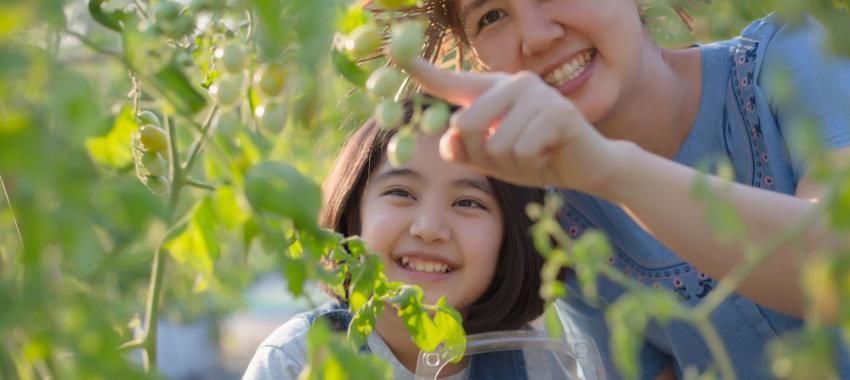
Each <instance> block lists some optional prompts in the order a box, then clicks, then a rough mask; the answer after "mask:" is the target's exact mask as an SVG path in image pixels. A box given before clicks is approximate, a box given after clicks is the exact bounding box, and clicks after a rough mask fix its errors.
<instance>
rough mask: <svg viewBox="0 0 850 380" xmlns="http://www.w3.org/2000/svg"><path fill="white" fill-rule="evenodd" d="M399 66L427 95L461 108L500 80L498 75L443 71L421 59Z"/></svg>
mask: <svg viewBox="0 0 850 380" xmlns="http://www.w3.org/2000/svg"><path fill="white" fill-rule="evenodd" d="M400 66H401V67H402V68H403V69H404V70H405V71H407V73H408V74H410V77H411V78H413V79H414V80H415V81H416V82H418V83H419V84H420V85H422V88H423V89H424V90H425V92H427V93H428V94H430V95H433V96H436V97H438V98H443V99H445V100H446V101H448V102H449V103H454V104H458V105H460V106H463V107H469V106H470V105H471V104H472V103H473V102H475V99H477V98H478V96H480V95H481V94H483V93H484V92H485V91H487V90H488V89H489V88H490V87H492V86H493V85H494V84H496V82H498V81H499V79H501V76H500V75H498V74H481V73H471V72H466V71H449V70H444V69H440V68H438V67H436V66H434V65H432V64H430V63H428V62H426V61H423V60H421V59H416V60H414V61H412V62H408V63H406V64H404V65H400Z"/></svg>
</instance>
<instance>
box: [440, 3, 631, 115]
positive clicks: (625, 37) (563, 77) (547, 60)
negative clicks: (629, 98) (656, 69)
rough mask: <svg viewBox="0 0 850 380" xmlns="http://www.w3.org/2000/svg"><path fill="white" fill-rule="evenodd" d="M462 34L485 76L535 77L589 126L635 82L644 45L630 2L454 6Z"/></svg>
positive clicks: (459, 4)
mask: <svg viewBox="0 0 850 380" xmlns="http://www.w3.org/2000/svg"><path fill="white" fill-rule="evenodd" d="M454 2H455V4H454V5H455V8H456V9H457V14H458V15H459V16H458V17H459V18H460V22H461V26H462V28H463V29H464V30H465V34H466V36H467V39H468V40H469V43H470V45H471V47H472V48H473V50H474V51H475V52H476V54H477V57H478V59H479V60H480V61H481V62H482V63H483V64H484V65H485V66H486V67H487V68H488V69H490V70H494V71H505V72H517V71H520V70H528V71H532V72H535V73H537V74H538V75H539V76H540V77H541V78H543V80H544V81H546V82H547V83H548V84H550V85H551V86H553V87H555V88H557V89H558V90H559V92H561V94H563V95H565V96H568V97H569V98H570V99H571V100H572V101H573V102H574V103H575V104H576V105H577V106H578V107H579V109H580V110H581V111H582V113H583V114H584V116H585V117H586V118H587V119H588V120H589V121H590V122H591V123H596V122H598V121H600V120H602V119H604V118H605V117H606V116H607V115H608V114H609V113H610V112H611V110H612V109H613V108H614V107H615V106H616V105H617V104H618V102H619V101H620V99H622V98H623V96H624V94H627V93H628V91H629V90H630V88H631V86H632V85H633V84H634V82H635V81H636V78H637V76H638V75H637V73H638V72H639V70H640V64H641V59H640V58H641V51H642V50H641V49H642V48H643V47H644V46H643V45H644V44H645V43H646V42H647V39H646V36H645V35H644V30H643V25H642V23H641V21H640V16H639V12H638V8H637V4H636V3H635V0H547V1H539V0H454Z"/></svg>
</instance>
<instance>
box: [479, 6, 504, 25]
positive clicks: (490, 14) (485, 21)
mask: <svg viewBox="0 0 850 380" xmlns="http://www.w3.org/2000/svg"><path fill="white" fill-rule="evenodd" d="M503 14H504V12H502V11H500V10H496V9H493V10H490V11H487V13H485V14H484V15H483V16H481V19H480V20H478V29H479V30H480V29H482V28H484V27H486V26H488V25H490V24H492V23H494V22H496V21H499V19H500V18H502V16H503Z"/></svg>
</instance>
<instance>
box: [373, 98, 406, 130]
mask: <svg viewBox="0 0 850 380" xmlns="http://www.w3.org/2000/svg"><path fill="white" fill-rule="evenodd" d="M402 119H404V110H403V109H402V108H401V105H400V104H398V103H396V102H394V101H392V100H391V99H384V100H382V101H381V102H380V103H378V105H377V106H376V107H375V121H377V122H378V125H379V126H381V128H395V127H398V126H399V125H401V122H402Z"/></svg>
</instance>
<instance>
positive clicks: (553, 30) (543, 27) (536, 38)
mask: <svg viewBox="0 0 850 380" xmlns="http://www.w3.org/2000/svg"><path fill="white" fill-rule="evenodd" d="M533 3H535V4H533V5H532V4H529V6H525V7H521V8H520V9H518V10H517V12H516V13H515V17H516V19H517V23H518V27H519V29H520V33H521V36H522V40H521V41H520V43H521V45H522V46H521V48H522V54H523V55H524V56H526V57H530V56H534V55H536V54H539V53H542V52H545V51H547V50H548V49H549V48H551V47H552V43H553V42H555V41H557V40H558V39H560V38H562V37H564V35H565V34H566V33H565V31H564V27H563V26H562V25H561V24H559V23H558V22H557V21H556V20H555V19H553V18H552V15H551V14H548V13H547V12H545V10H544V9H543V8H542V7H541V6H540V4H537V3H538V2H536V1H535V2H533Z"/></svg>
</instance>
